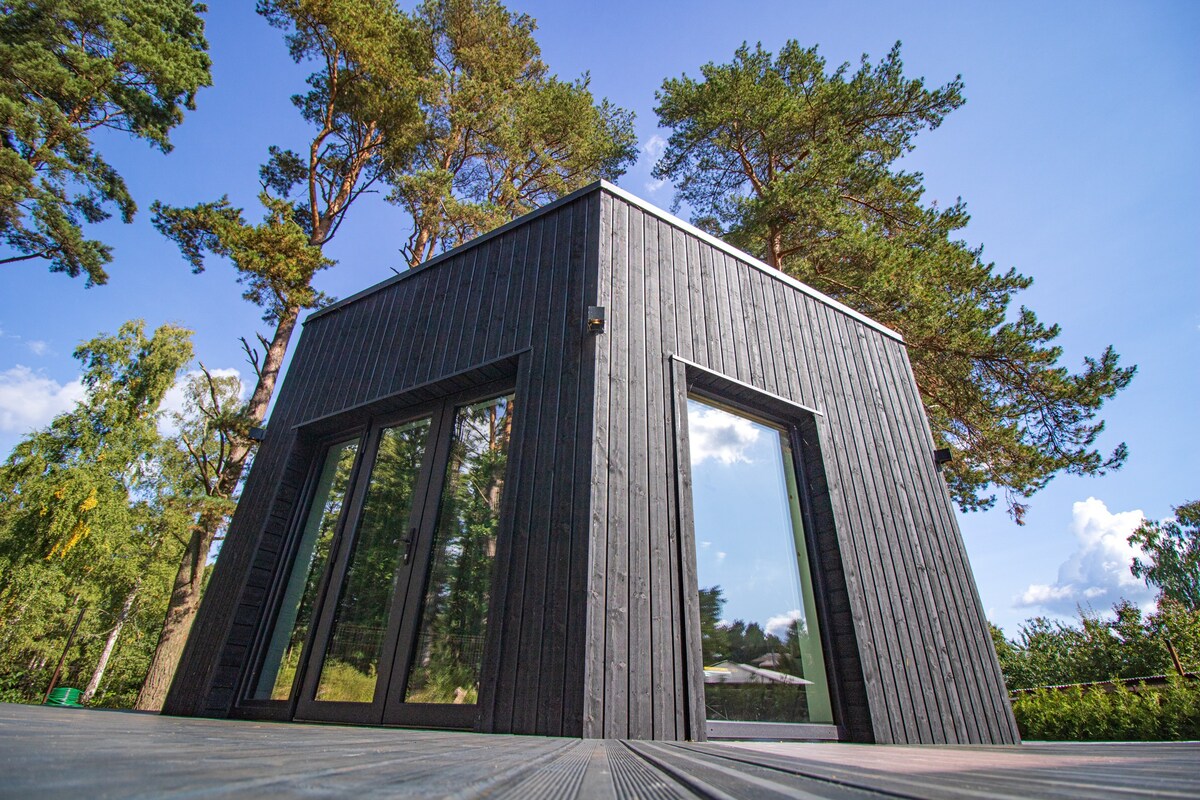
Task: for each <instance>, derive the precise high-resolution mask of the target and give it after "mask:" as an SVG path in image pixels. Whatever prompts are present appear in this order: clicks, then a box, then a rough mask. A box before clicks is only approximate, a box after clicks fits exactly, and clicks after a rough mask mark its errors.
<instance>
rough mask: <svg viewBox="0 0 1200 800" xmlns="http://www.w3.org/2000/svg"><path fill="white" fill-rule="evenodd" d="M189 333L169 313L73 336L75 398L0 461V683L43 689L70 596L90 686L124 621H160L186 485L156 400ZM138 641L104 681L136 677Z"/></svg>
mask: <svg viewBox="0 0 1200 800" xmlns="http://www.w3.org/2000/svg"><path fill="white" fill-rule="evenodd" d="M190 337H191V333H190V331H186V330H184V329H181V328H177V327H174V326H170V325H165V326H163V327H161V328H159V329H158V330H157V331H155V332H154V334H153V335H152V336H147V335H146V333H145V329H144V325H143V324H142V323H141V322H140V321H135V322H128V323H126V324H125V325H123V326H121V329H120V330H119V331H118V332H117V334H116V335H111V336H108V335H100V336H97V337H96V338H94V339H92V340H91V341H89V342H86V343H84V344H83V345H81V346H80V347H79V349H78V350H76V352H75V356H76V358H77V359H79V360H80V362H81V363H82V365H83V368H84V375H83V382H84V387H85V390H86V396H85V398H84V400H83V401H82V402H81V403H79V404H78V405H76V407H75V408H74V409H73V410H71V411H68V412H65V413H63V414H60V415H59V416H57V417H55V419H54V420H53V421H52V422H51V424H50V425H49V426H48V427H47V428H45V429H44V430H41V431H37V432H35V433H33V434H30V435H29V436H28V437H26V438H25V439H24V440H23V441H22V442H20V443H19V444H18V445H17V447H16V448H15V449H14V451H13V453H12V454H11V455H10V456H9V458H8V459H7V461H6V462H5V463H4V464H3V466H0V693H3V695H4V696H5V697H8V698H10V699H29V698H30V696H31V695H36V696H38V697H39V698H40V694H39V693H40V692H41V691H42V690H44V688H45V685H46V681H47V680H48V679H49V672H48V665H49V664H52V663H54V659H56V658H57V656H58V654H59V652H61V650H62V646H63V639H64V638H65V637H66V632H67V630H68V629H69V628H70V626H71V624H72V622H73V621H74V620H75V619H76V616H77V614H78V613H79V611H80V610H81V609H84V610H85V616H84V618H83V620H82V622H83V625H82V628H81V633H82V635H81V636H80V637H78V638H77V640H76V644H75V647H74V649H73V653H72V659H71V661H70V663H69V664H68V668H69V672H71V673H73V674H74V675H75V677H76V679H78V678H80V677H81V676H82V677H83V678H84V679H86V674H87V672H89V671H90V672H92V674H93V680H92V681H91V685H90V689H91V691H92V692H95V690H96V689H97V688H98V687H99V682H100V678H101V677H102V676H103V673H104V669H105V666H106V665H107V663H108V660H109V657H110V656H112V655H113V651H114V647H115V645H116V639H117V637H118V636H120V633H121V629H122V628H123V627H124V626H125V624H126V622H127V621H129V620H131V619H132V620H133V621H134V623H135V624H134V629H135V630H136V631H139V632H144V631H145V630H146V629H147V628H148V629H149V630H151V631H153V629H154V625H155V624H156V623H158V622H160V621H161V619H162V616H161V615H162V605H161V603H165V600H166V588H167V587H168V586H169V573H168V572H167V569H169V568H170V565H171V563H172V562H173V561H174V560H175V558H176V557H177V554H178V551H179V548H180V546H181V541H180V536H181V534H182V533H183V532H186V530H187V529H188V527H189V525H190V524H191V521H192V518H193V517H192V515H193V513H194V511H195V505H194V502H193V498H194V497H195V495H196V494H197V491H196V489H197V487H196V486H195V485H194V484H192V483H189V482H188V481H187V480H185V479H182V478H183V477H184V476H183V473H182V471H181V470H180V469H179V463H180V459H179V458H178V457H177V455H176V453H175V450H174V448H173V446H171V445H170V444H169V443H167V442H165V441H164V440H163V439H162V437H161V436H160V434H159V431H158V422H159V418H160V416H161V415H160V414H159V406H160V404H161V402H162V400H163V397H164V396H165V395H166V392H167V390H168V389H169V388H171V386H172V385H173V383H174V382H175V380H176V377H177V376H178V374H179V372H180V371H181V370H182V368H183V367H184V365H185V364H186V363H187V361H188V360H190V358H191V354H192V348H191V341H190ZM198 446H199V447H201V448H203V447H204V445H198ZM106 640H107V643H106V646H105V647H104V648H103V650H102V648H101V647H100V644H101V643H105V642H106ZM148 655H149V652H148V649H147V648H145V647H134V648H133V649H132V650H126V651H122V652H119V653H117V665H116V668H117V670H118V672H119V673H120V680H118V681H117V682H116V684H115V686H116V687H117V688H116V689H115V691H117V692H118V693H120V692H122V691H124V692H126V693H128V692H130V691H136V688H137V686H138V685H139V684H140V683H141V678H142V675H143V674H144V672H145V666H146V663H147V662H146V659H147V658H148ZM129 699H132V698H127V700H126V702H128V700H129Z"/></svg>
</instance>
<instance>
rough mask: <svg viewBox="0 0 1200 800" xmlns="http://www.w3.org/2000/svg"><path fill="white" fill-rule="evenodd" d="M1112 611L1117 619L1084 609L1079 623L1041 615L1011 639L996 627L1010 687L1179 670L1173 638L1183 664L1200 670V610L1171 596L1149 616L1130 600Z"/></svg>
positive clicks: (998, 649) (999, 655) (998, 651)
mask: <svg viewBox="0 0 1200 800" xmlns="http://www.w3.org/2000/svg"><path fill="white" fill-rule="evenodd" d="M1113 613H1114V618H1113V619H1104V618H1102V617H1100V616H1099V615H1098V614H1095V613H1094V612H1081V613H1080V616H1079V622H1078V624H1064V623H1061V622H1051V621H1050V620H1047V619H1046V618H1044V617H1036V618H1034V619H1031V620H1029V621H1028V622H1026V623H1025V624H1024V625H1022V626H1021V630H1020V633H1019V634H1018V636H1017V638H1016V639H1015V640H1011V641H1010V640H1007V639H1005V638H1004V636H1003V634H1002V633H1001V632H1000V630H999V629H997V628H995V627H993V629H992V641H993V642H994V643H995V645H996V656H997V658H998V659H999V661H1000V668H1001V670H1002V671H1003V672H1004V677H1005V682H1006V684H1007V685H1008V688H1009V689H1010V690H1013V689H1027V688H1034V687H1038V686H1057V685H1062V684H1070V683H1090V682H1093V681H1107V680H1110V679H1113V678H1143V677H1147V676H1151V675H1165V674H1168V673H1171V672H1174V671H1175V667H1174V664H1173V662H1172V660H1171V655H1170V652H1169V650H1168V648H1167V641H1168V640H1169V641H1170V642H1171V643H1172V645H1174V647H1175V649H1176V652H1177V653H1178V655H1179V658H1180V661H1181V662H1182V664H1183V667H1184V669H1187V670H1192V671H1200V613H1197V612H1195V611H1190V610H1188V609H1187V608H1185V607H1183V606H1182V605H1180V604H1179V603H1176V602H1173V601H1170V600H1164V601H1163V602H1161V603H1160V604H1159V608H1158V609H1157V610H1155V611H1154V612H1153V613H1151V614H1148V615H1145V616H1143V615H1142V612H1141V610H1140V609H1139V608H1138V607H1137V606H1135V605H1134V604H1132V603H1130V602H1128V601H1121V602H1120V603H1117V604H1116V605H1115V606H1113Z"/></svg>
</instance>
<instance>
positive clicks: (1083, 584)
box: [1016, 497, 1154, 615]
mask: <svg viewBox="0 0 1200 800" xmlns="http://www.w3.org/2000/svg"><path fill="white" fill-rule="evenodd" d="M1143 516H1144V515H1143V514H1142V512H1141V510H1140V509H1135V510H1133V511H1119V512H1117V513H1113V512H1111V511H1109V510H1108V507H1107V506H1106V505H1105V504H1104V502H1103V501H1101V500H1097V499H1096V498H1094V497H1089V498H1088V499H1087V500H1083V501H1081V502H1078V503H1075V505H1074V506H1073V507H1072V520H1071V533H1072V534H1074V536H1075V538H1076V539H1077V540H1078V546H1077V547H1076V548H1075V551H1074V552H1072V553H1071V555H1070V556H1068V557H1067V560H1066V561H1064V562H1063V563H1062V564H1061V565H1060V566H1059V568H1058V580H1057V581H1055V582H1054V583H1050V584H1045V583H1033V584H1030V585H1029V588H1027V589H1026V590H1025V591H1024V592H1023V593H1022V594H1021V595H1020V596H1019V597H1017V598H1016V605H1017V606H1018V607H1030V606H1040V607H1041V608H1043V609H1045V610H1046V611H1049V612H1053V613H1056V614H1063V615H1072V614H1074V613H1075V610H1076V607H1077V606H1083V607H1084V608H1087V607H1091V608H1093V609H1095V610H1096V611H1101V612H1103V611H1106V610H1108V609H1109V608H1110V607H1111V606H1112V605H1113V603H1115V602H1117V601H1118V600H1120V599H1122V598H1124V599H1127V600H1132V601H1133V602H1137V603H1145V602H1148V601H1149V600H1151V599H1152V598H1153V596H1154V593H1153V592H1152V591H1151V590H1150V589H1149V588H1147V586H1146V584H1145V583H1143V582H1142V581H1141V580H1140V579H1139V578H1135V577H1134V576H1133V573H1132V572H1130V571H1129V565H1130V562H1132V561H1133V559H1134V558H1135V557H1136V556H1139V555H1141V551H1140V550H1139V549H1138V548H1136V547H1134V546H1132V545H1130V544H1129V542H1128V539H1129V535H1130V534H1131V533H1133V531H1134V529H1135V528H1136V527H1137V526H1138V525H1139V524H1140V523H1141V521H1142V518H1143Z"/></svg>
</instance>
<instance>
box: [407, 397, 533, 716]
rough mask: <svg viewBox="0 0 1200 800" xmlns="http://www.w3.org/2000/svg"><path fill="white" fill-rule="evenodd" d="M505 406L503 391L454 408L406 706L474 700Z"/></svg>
mask: <svg viewBox="0 0 1200 800" xmlns="http://www.w3.org/2000/svg"><path fill="white" fill-rule="evenodd" d="M512 403H513V398H512V396H511V395H509V396H507V397H497V398H495V399H493V400H488V401H486V402H483V403H477V404H475V405H470V406H464V407H462V408H459V409H458V410H457V411H456V412H455V415H454V433H453V439H452V441H451V444H450V456H449V459H448V462H447V466H446V476H445V482H444V483H443V485H442V490H441V502H440V505H439V508H438V515H437V527H436V529H435V533H434V539H433V552H432V555H431V562H430V569H429V577H428V579H427V582H426V587H425V592H424V598H423V600H422V603H421V607H422V610H421V613H420V624H419V627H418V629H417V639H416V645H415V647H414V650H413V653H412V657H411V666H410V667H409V671H408V680H407V683H406V688H405V695H404V702H406V703H452V704H456V705H463V704H466V705H469V704H474V703H476V702H477V701H478V696H479V677H480V676H479V671H480V667H481V666H482V663H483V646H484V642H485V640H486V638H487V625H488V607H489V605H490V600H491V596H490V590H491V585H492V572H493V570H492V567H493V561H494V559H495V556H496V535H497V531H498V528H499V524H500V497H501V493H502V491H503V489H504V475H505V471H506V467H507V466H508V446H509V435H510V432H511V430H512Z"/></svg>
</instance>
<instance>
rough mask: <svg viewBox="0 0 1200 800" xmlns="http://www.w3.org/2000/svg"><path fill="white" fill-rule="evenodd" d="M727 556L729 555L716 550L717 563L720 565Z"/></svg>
mask: <svg viewBox="0 0 1200 800" xmlns="http://www.w3.org/2000/svg"><path fill="white" fill-rule="evenodd" d="M727 555H729V553H726V552H723V551H721V550H718V551H717V563H718V564H720V563H721V562H722V561H724V560H725V556H727Z"/></svg>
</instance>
